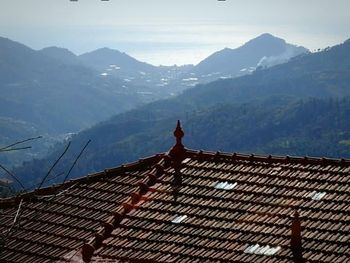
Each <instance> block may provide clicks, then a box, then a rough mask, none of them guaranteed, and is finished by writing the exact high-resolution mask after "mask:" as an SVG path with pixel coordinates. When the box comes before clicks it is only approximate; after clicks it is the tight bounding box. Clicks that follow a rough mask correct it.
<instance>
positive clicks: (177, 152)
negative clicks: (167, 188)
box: [169, 120, 186, 204]
mask: <svg viewBox="0 0 350 263" xmlns="http://www.w3.org/2000/svg"><path fill="white" fill-rule="evenodd" d="M184 135H185V134H184V132H183V130H182V128H181V123H180V121H179V120H178V121H177V125H176V129H175V131H174V136H175V138H176V143H175V145H174V146H173V147H172V148H171V150H170V151H169V156H170V165H171V166H172V168H174V177H173V180H172V189H173V191H172V192H173V198H174V204H176V202H177V195H178V193H179V191H180V188H181V185H182V175H181V166H182V164H181V163H182V160H184V159H185V154H186V150H185V147H184V146H183V144H182V138H183V137H184Z"/></svg>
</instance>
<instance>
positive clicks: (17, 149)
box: [0, 146, 32, 153]
mask: <svg viewBox="0 0 350 263" xmlns="http://www.w3.org/2000/svg"><path fill="white" fill-rule="evenodd" d="M30 148H32V146H27V147H20V148H11V149H3V150H1V149H0V153H1V152H12V151H19V150H26V149H30Z"/></svg>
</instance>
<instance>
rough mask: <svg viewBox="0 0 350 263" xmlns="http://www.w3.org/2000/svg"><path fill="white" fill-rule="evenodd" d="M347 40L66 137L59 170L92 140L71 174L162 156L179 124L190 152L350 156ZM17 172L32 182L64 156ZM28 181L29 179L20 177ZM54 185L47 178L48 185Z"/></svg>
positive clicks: (349, 50) (200, 87) (30, 164)
mask: <svg viewBox="0 0 350 263" xmlns="http://www.w3.org/2000/svg"><path fill="white" fill-rule="evenodd" d="M348 83H350V42H345V43H344V44H341V45H338V46H335V47H333V48H330V49H327V50H325V51H322V52H318V53H310V54H305V55H303V56H298V57H296V58H294V59H292V60H290V61H289V62H288V63H285V64H281V65H277V66H275V67H271V68H267V69H260V70H257V71H255V72H254V73H252V74H251V75H247V76H243V77H240V78H235V79H226V80H218V81H215V82H212V83H209V84H206V85H198V86H196V87H194V88H192V89H189V90H186V91H184V92H183V94H181V95H179V96H177V97H174V98H170V99H167V100H162V101H157V102H153V103H151V104H148V105H144V106H142V107H138V108H137V109H134V110H131V111H128V112H125V113H122V114H119V115H116V116H114V117H113V118H111V119H109V120H107V121H104V122H102V123H99V124H97V125H95V126H94V127H92V128H91V129H87V130H84V131H82V132H80V133H79V134H77V135H75V136H73V137H72V145H73V146H72V149H71V151H70V153H69V154H68V155H67V156H66V157H65V159H64V161H63V162H62V164H61V165H60V166H58V170H57V171H56V172H57V173H59V172H60V171H67V170H68V169H67V168H68V167H69V165H70V164H71V163H72V161H73V160H74V156H77V154H78V153H79V150H80V149H81V147H82V146H83V145H84V143H85V142H86V141H87V140H89V139H91V140H92V142H91V144H90V146H89V149H88V150H87V152H86V153H85V155H84V156H83V157H82V158H81V160H80V161H79V164H78V165H77V167H76V168H75V170H74V171H73V173H72V175H73V176H77V175H83V174H86V173H89V172H93V171H97V170H101V169H104V168H106V167H110V166H115V165H118V164H121V163H124V162H127V161H133V160H135V159H137V158H140V157H144V156H147V155H148V154H154V153H156V152H162V151H165V150H167V149H169V148H170V146H171V144H172V143H173V139H172V138H171V136H172V135H171V131H172V129H173V127H174V123H175V122H176V120H177V119H181V120H183V123H184V127H185V131H186V137H185V142H186V145H187V146H188V147H194V148H199V149H202V148H204V149H212V150H225V151H230V152H232V151H246V152H255V153H267V154H270V153H271V154H272V153H275V154H290V155H317V156H328V157H348V156H349V157H350V155H349V152H350V149H349V145H350V143H349V139H350V134H349V132H348V131H349V128H350V118H349V116H350V99H349V98H350V89H349V85H348ZM63 147H64V144H62V145H61V146H60V147H56V148H55V149H54V151H53V152H52V153H51V155H50V156H49V157H47V158H46V159H44V160H35V161H34V162H28V163H26V164H25V165H24V166H22V167H19V168H17V169H16V170H15V173H16V174H18V176H20V177H21V178H27V179H28V178H29V177H30V181H31V182H32V183H33V182H34V181H35V180H36V179H35V177H36V176H38V175H39V176H42V175H43V173H44V172H45V171H47V170H48V169H49V167H50V165H51V164H52V163H53V162H54V160H55V159H57V157H58V156H59V154H60V153H61V152H62V149H63ZM26 176H28V177H26ZM51 182H52V181H51Z"/></svg>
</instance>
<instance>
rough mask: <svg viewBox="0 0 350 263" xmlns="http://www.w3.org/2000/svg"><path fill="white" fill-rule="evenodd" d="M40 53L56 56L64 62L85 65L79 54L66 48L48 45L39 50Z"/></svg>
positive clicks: (55, 57)
mask: <svg viewBox="0 0 350 263" xmlns="http://www.w3.org/2000/svg"><path fill="white" fill-rule="evenodd" d="M39 53H41V54H43V55H45V56H48V57H51V58H54V59H56V60H58V61H60V62H62V63H64V64H70V65H83V63H82V62H81V61H80V60H79V58H78V56H77V55H75V54H74V53H73V52H71V51H70V50H68V49H66V48H59V47H47V48H43V49H41V50H39Z"/></svg>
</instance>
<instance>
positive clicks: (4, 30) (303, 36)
mask: <svg viewBox="0 0 350 263" xmlns="http://www.w3.org/2000/svg"><path fill="white" fill-rule="evenodd" d="M349 10H350V0H226V1H225V2H220V1H217V0H109V2H103V1H100V0H79V1H78V2H71V1H69V0H0V36H3V37H8V38H11V39H12V40H16V41H19V42H22V43H24V44H26V45H28V46H30V47H32V48H34V49H40V48H43V47H47V46H53V45H54V46H60V47H65V48H68V49H70V50H71V51H73V52H75V53H77V54H81V53H83V52H87V51H91V50H93V49H96V48H100V47H110V48H114V49H118V50H120V51H124V52H126V53H128V54H130V55H132V56H134V57H136V58H137V59H140V60H143V61H146V62H149V63H152V64H155V65H158V64H163V65H170V64H175V63H176V64H185V63H198V62H199V61H200V60H201V59H203V58H205V57H206V56H208V55H210V54H211V53H213V52H214V51H217V50H219V49H222V48H224V47H231V48H235V47H238V46H240V45H242V44H243V43H245V42H247V41H248V40H249V39H251V38H254V37H256V36H258V35H259V34H262V33H265V32H268V33H271V34H273V35H276V36H278V37H281V38H284V39H286V40H287V42H289V43H293V44H297V45H303V46H305V47H307V48H309V49H311V50H314V49H317V48H324V47H326V46H331V45H334V44H337V43H341V42H343V41H344V40H346V39H348V38H350V15H349Z"/></svg>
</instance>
